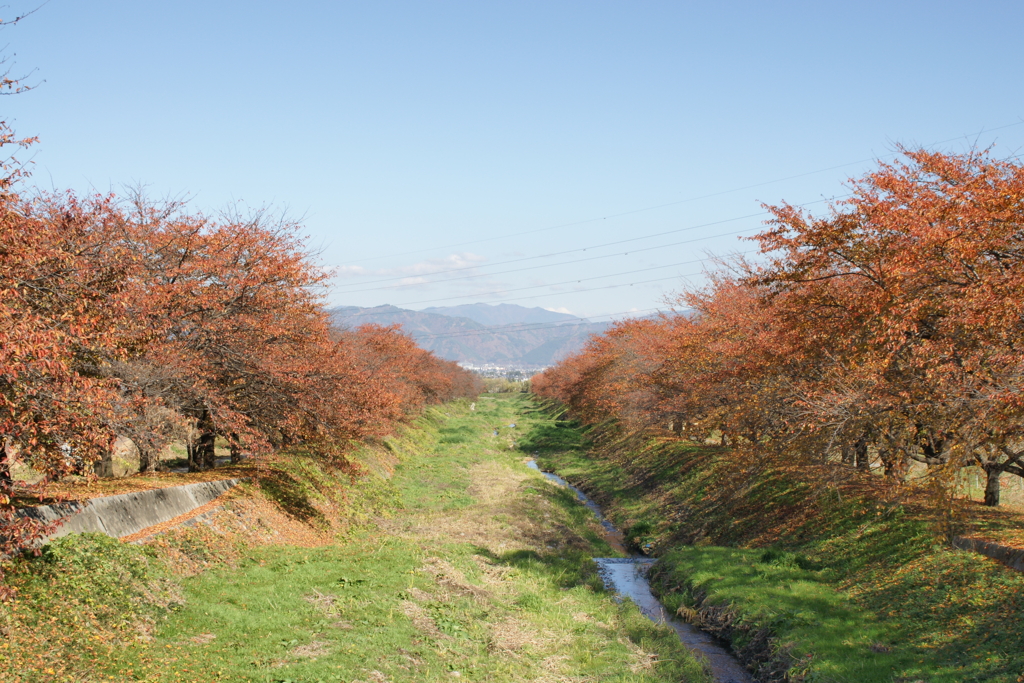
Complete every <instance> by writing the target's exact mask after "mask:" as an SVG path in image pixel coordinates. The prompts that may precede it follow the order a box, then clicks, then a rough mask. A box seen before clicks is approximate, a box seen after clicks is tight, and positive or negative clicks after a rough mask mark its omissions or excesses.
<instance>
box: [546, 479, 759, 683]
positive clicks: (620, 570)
mask: <svg viewBox="0 0 1024 683" xmlns="http://www.w3.org/2000/svg"><path fill="white" fill-rule="evenodd" d="M526 464H527V466H528V467H530V468H532V469H535V470H537V471H538V472H540V473H541V474H543V475H544V476H545V477H547V478H548V479H549V480H550V481H553V482H554V483H556V484H558V485H559V486H563V487H566V488H568V489H570V490H571V491H573V493H575V494H576V497H577V498H578V499H579V500H580V502H581V503H583V504H584V505H586V506H587V508H589V509H590V511H591V512H593V513H594V515H595V516H596V517H597V520H598V521H599V522H600V523H601V526H602V527H604V532H605V540H606V541H607V542H608V544H609V545H610V546H612V548H614V549H615V550H617V551H619V552H621V553H622V554H624V555H626V556H627V557H595V558H594V562H596V563H597V565H598V569H599V571H600V573H601V577H602V578H603V579H604V582H605V586H606V587H608V588H609V589H610V590H613V591H615V592H616V593H618V594H619V595H620V596H622V597H623V598H629V599H630V600H632V601H633V603H634V604H636V606H637V607H638V608H639V609H640V611H641V612H642V613H643V614H644V615H645V616H646V617H647V618H648V619H650V620H651V621H653V622H655V623H657V624H665V625H666V626H668V627H669V628H671V629H672V630H673V631H675V632H676V634H677V635H678V636H679V640H680V641H681V642H682V643H683V645H685V646H686V647H687V648H689V649H690V651H691V652H693V653H694V654H695V655H696V656H697V657H698V658H703V659H704V660H705V661H706V662H707V666H708V668H709V669H710V671H711V674H712V676H714V678H715V680H716V681H718V682H719V683H754V679H753V678H752V677H751V676H750V674H749V673H748V672H747V670H746V669H745V668H743V665H742V664H740V663H739V661H738V660H737V659H736V658H735V657H733V656H732V655H731V654H730V653H729V651H728V650H726V649H725V647H723V646H722V645H721V644H720V643H719V641H718V640H716V639H715V638H714V637H713V636H711V635H709V634H707V633H705V632H704V631H701V630H700V629H699V628H697V627H696V626H693V625H692V624H688V623H686V622H683V621H679V620H678V619H676V618H675V617H673V616H672V615H671V614H670V613H669V612H668V610H666V609H665V607H664V606H663V605H662V604H661V603H660V602H659V601H658V599H657V598H655V597H654V594H653V593H651V586H650V583H649V582H648V580H647V574H648V572H649V571H650V568H651V565H653V564H654V563H655V562H656V560H654V559H653V558H650V557H645V556H643V555H637V554H636V553H631V552H629V551H628V550H627V549H626V544H625V538H624V536H623V533H622V532H621V531H619V530H618V529H617V528H615V525H613V524H612V523H611V522H609V521H608V520H607V519H605V517H604V515H603V514H602V512H601V508H600V506H598V505H597V503H595V502H594V501H592V500H591V499H590V498H589V497H588V496H587V494H585V493H583V491H581V490H580V489H578V488H576V487H575V486H573V485H572V484H570V483H569V482H567V481H566V480H565V479H562V478H561V477H559V476H558V475H557V474H553V473H551V472H544V471H543V470H541V469H540V467H538V466H537V462H536V461H535V460H533V459H530V460H529V461H528V462H527V463H526Z"/></svg>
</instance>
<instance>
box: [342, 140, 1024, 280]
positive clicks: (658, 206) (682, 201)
mask: <svg viewBox="0 0 1024 683" xmlns="http://www.w3.org/2000/svg"><path fill="white" fill-rule="evenodd" d="M1022 124H1024V121H1017V122H1015V123H1009V124H1006V125H1005V126H997V127H996V128H987V129H982V130H980V131H978V132H977V133H973V134H965V135H957V136H956V137H952V138H948V139H946V140H940V141H938V142H934V143H932V144H931V145H928V146H929V147H934V146H935V145H942V144H945V143H947V142H954V141H956V140H962V139H965V138H970V137H975V136H978V135H981V134H982V133H992V132H995V131H998V130H1004V129H1006V128H1013V127H1014V126H1019V125H1022ZM896 156H899V153H898V152H894V153H892V154H886V155H884V156H881V157H870V158H867V159H860V160H858V161H851V162H848V163H845V164H839V165H837V166H829V167H828V168H820V169H817V170H815V171H806V172H804V173H798V174H796V175H791V176H786V177H784V178H776V179H775V180H766V181H763V182H759V183H754V184H753V185H744V186H742V187H735V188H732V189H729V190H722V191H720V192H712V193H710V194H705V195H700V196H697V197H689V198H687V199H680V200H678V201H674V202H666V203H663V204H655V205H652V206H645V207H642V208H639V209H631V210H629V211H623V212H620V213H615V214H609V215H607V216H599V217H596V218H587V219H585V220H580V221H573V222H571V223H561V224H558V225H551V226H547V227H544V228H535V229H533V230H524V231H522V232H516V233H507V234H505V235H496V236H494V237H484V238H482V239H478V240H469V241H466V242H457V243H455V244H449V245H445V246H440V247H437V246H435V247H429V248H427V249H416V250H412V251H405V252H400V253H394V254H385V255H382V256H372V257H369V258H364V259H360V262H364V263H365V262H367V261H379V260H381V259H386V258H395V257H397V256H409V255H411V254H422V253H426V252H429V251H435V250H437V249H452V248H455V247H463V246H467V245H470V244H482V243H484V242H493V241H495V240H500V239H507V238H509V237H521V236H523V235H532V234H535V233H538V232H546V231H548V230H557V229H560V228H568V227H573V226H577V225H586V224H588V223H596V222H599V221H603V220H607V219H609V218H620V217H622V216H629V215H632V214H637V213H643V212H646V211H654V210H655V209H662V208H665V207H668V206H677V205H679V204H685V203H688V202H695V201H699V200H701V199H710V198H712V197H720V196H722V195H726V194H731V193H733V192H741V191H743V190H750V189H754V188H757V187H764V186H766V185H773V184H775V183H781V182H785V181H787V180H795V179H797V178H804V177H806V176H809V175H815V174H817V173H825V172H828V171H834V170H837V169H840V168H845V167H847V166H855V165H857V164H863V163H867V162H869V161H880V160H882V159H889V158H892V157H896Z"/></svg>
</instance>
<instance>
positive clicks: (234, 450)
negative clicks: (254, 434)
mask: <svg viewBox="0 0 1024 683" xmlns="http://www.w3.org/2000/svg"><path fill="white" fill-rule="evenodd" d="M230 448H231V464H232V465H237V464H238V463H240V462H242V449H241V448H239V447H238V435H237V434H232V435H231V443H230Z"/></svg>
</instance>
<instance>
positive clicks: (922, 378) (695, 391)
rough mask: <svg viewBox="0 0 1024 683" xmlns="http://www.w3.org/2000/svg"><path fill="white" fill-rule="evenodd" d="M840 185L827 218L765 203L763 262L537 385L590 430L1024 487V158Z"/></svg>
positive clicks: (893, 170) (888, 171)
mask: <svg viewBox="0 0 1024 683" xmlns="http://www.w3.org/2000/svg"><path fill="white" fill-rule="evenodd" d="M851 190H852V192H851V196H850V197H849V198H847V199H844V200H841V201H837V202H835V203H833V205H832V206H831V207H830V209H829V211H828V212H827V214H826V215H824V216H812V215H809V214H807V213H806V212H804V211H802V210H799V209H797V208H795V207H792V206H789V205H781V206H773V207H768V208H769V210H770V211H771V212H772V214H773V218H772V219H771V220H770V221H769V224H768V229H767V230H766V231H765V232H763V233H762V234H760V235H758V236H757V237H756V238H755V239H756V241H757V242H758V243H759V244H760V247H761V252H762V258H761V259H759V260H754V261H752V262H749V263H748V262H745V261H742V260H735V261H731V262H728V263H727V264H725V265H726V266H727V268H724V269H722V270H720V271H718V272H715V273H712V274H710V277H709V279H708V284H707V285H706V286H704V287H702V288H697V289H692V290H688V291H685V292H683V293H682V294H681V295H680V296H679V298H678V300H677V302H676V303H677V304H678V305H679V306H681V307H686V308H688V309H689V313H688V314H687V315H685V316H677V317H674V318H667V319H664V320H662V321H661V322H659V323H652V324H651V325H649V326H647V328H646V329H644V328H643V326H640V325H636V324H631V323H626V324H621V325H619V326H616V327H615V328H613V329H612V330H611V331H610V332H609V333H608V334H606V335H605V336H603V337H602V338H600V339H597V340H595V341H593V342H592V343H591V344H590V345H589V346H588V347H587V348H586V349H585V350H584V351H583V352H582V353H581V354H578V355H577V356H575V357H572V358H570V359H568V360H567V361H565V362H564V363H562V364H561V365H560V366H558V367H556V368H553V369H551V370H548V371H547V372H546V373H545V374H544V375H542V376H540V377H538V378H536V379H535V381H534V386H535V387H536V390H537V391H538V392H539V393H541V394H542V395H546V396H550V397H552V398H557V399H559V400H561V401H563V402H565V403H566V404H567V405H569V406H570V407H571V408H572V409H573V410H574V411H575V412H576V413H577V414H578V416H579V417H581V418H582V419H585V420H588V421H595V420H598V419H600V420H605V421H606V420H608V419H609V418H614V419H615V420H616V421H618V422H619V423H620V424H621V425H623V426H624V428H635V426H636V425H638V424H645V425H646V426H647V427H650V426H653V425H655V424H660V425H664V423H665V417H666V416H669V415H673V416H676V415H677V416H678V419H677V420H673V421H672V424H673V425H674V426H675V428H676V429H677V430H678V431H679V432H682V431H683V429H682V426H683V425H684V424H685V426H686V429H687V431H688V432H690V434H691V436H692V437H693V438H698V439H704V438H707V436H708V435H710V434H715V435H717V438H718V439H719V440H720V441H721V442H722V443H731V444H733V445H740V446H742V447H743V448H745V449H748V450H752V451H757V452H760V453H762V454H768V455H772V457H779V458H785V459H786V460H787V461H790V462H804V461H806V462H808V463H810V462H815V463H818V464H821V463H833V464H835V466H838V467H853V468H858V469H860V470H864V471H868V470H870V469H871V467H872V464H873V463H874V464H876V465H879V466H880V467H881V469H882V470H884V472H885V473H886V474H887V475H888V476H890V477H893V478H896V479H901V478H903V477H905V476H906V474H907V473H908V471H909V468H910V467H911V466H912V465H913V464H915V463H917V464H919V465H923V466H925V467H926V468H928V469H929V470H930V471H931V473H932V476H933V477H935V478H939V479H942V480H943V481H944V482H945V484H944V485H947V486H948V485H952V483H953V482H954V480H955V478H956V474H957V472H958V471H960V470H962V468H964V467H968V466H975V467H978V468H980V469H981V470H982V471H983V472H984V473H985V475H986V481H987V485H986V491H985V503H986V504H988V505H997V504H998V503H999V486H1000V477H1001V475H1004V474H1007V473H1009V474H1014V475H1018V476H1024V405H1022V399H1021V397H1022V396H1024V386H1022V378H1024V367H1022V364H1024V354H1022V352H1024V348H1022V342H1024V263H1022V258H1024V229H1022V225H1024V167H1022V166H1021V164H1020V163H1019V162H1016V161H1013V160H997V159H993V158H992V157H991V156H990V155H989V154H988V153H987V152H985V151H977V150H973V151H970V152H968V153H966V154H960V155H957V154H942V153H936V152H928V151H924V150H904V151H903V157H902V159H901V160H898V161H896V162H893V163H882V164H879V168H878V170H876V171H874V172H873V173H870V174H868V175H866V176H865V177H863V178H861V179H858V180H854V181H851ZM634 328H635V329H634ZM641 329H644V331H643V332H642V333H641ZM640 359H642V360H640ZM630 425H633V427H630Z"/></svg>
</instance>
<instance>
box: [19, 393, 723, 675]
mask: <svg viewBox="0 0 1024 683" xmlns="http://www.w3.org/2000/svg"><path fill="white" fill-rule="evenodd" d="M513 422H514V423H516V424H517V427H516V428H510V427H508V425H509V424H511V423H513ZM550 425H553V420H552V419H551V418H549V417H547V416H546V415H545V414H543V413H541V412H539V411H537V410H535V406H534V405H533V404H532V403H531V402H530V400H529V398H528V397H526V396H523V395H518V394H504V395H499V396H492V397H488V398H486V399H485V400H480V401H478V402H477V404H476V410H475V411H470V410H469V409H468V403H465V402H460V403H456V404H449V405H446V406H442V407H438V408H434V409H431V410H429V411H427V413H426V414H424V416H423V417H422V418H421V419H420V420H418V421H417V423H416V425H415V426H414V428H411V429H407V430H405V431H404V432H403V433H401V434H399V435H396V436H395V437H392V438H391V439H388V440H387V441H386V442H385V443H384V447H385V448H386V449H387V451H388V452H389V453H390V454H391V455H392V456H394V457H395V458H398V459H399V461H400V464H399V466H398V468H397V470H396V471H395V473H394V476H393V477H391V478H390V479H387V480H385V479H383V478H381V477H378V476H375V475H368V476H367V477H365V478H364V480H362V481H359V482H357V483H355V484H352V483H351V482H349V481H348V480H347V479H344V478H342V479H337V480H335V481H334V482H333V484H332V482H331V476H330V475H329V473H325V472H324V471H323V470H320V469H318V468H317V467H316V466H315V462H314V461H313V460H311V459H307V458H303V457H299V456H296V459H295V460H293V461H291V462H289V463H287V464H285V465H282V467H281V475H280V476H279V477H276V478H274V479H272V480H271V481H270V482H269V483H267V484H265V485H263V487H262V489H261V491H262V495H264V496H266V497H268V498H269V499H271V500H273V501H275V502H276V503H277V504H279V505H280V506H282V508H283V509H286V510H287V511H289V512H290V514H292V516H293V517H295V518H297V519H302V520H303V521H305V522H306V523H308V524H310V525H313V526H316V527H320V528H322V527H323V525H324V524H326V523H328V522H330V521H331V520H324V519H321V517H322V513H320V512H319V511H318V512H317V513H316V514H314V512H311V511H310V510H316V507H315V505H314V503H316V501H317V500H318V499H319V497H323V496H327V497H332V498H334V499H346V500H348V501H350V503H351V504H352V505H355V506H357V508H358V511H357V512H358V514H355V513H353V516H354V518H358V519H359V520H361V522H360V523H359V524H351V525H349V526H348V527H346V529H345V531H344V533H343V535H342V536H340V537H339V540H338V542H336V543H332V544H329V545H325V546H322V547H318V548H298V547H290V546H280V545H278V546H264V547H256V548H252V547H238V548H236V549H235V551H234V554H232V555H231V558H230V561H217V559H216V553H208V554H205V555H204V554H203V553H202V552H201V551H202V550H203V548H201V547H197V548H192V549H191V551H190V553H192V554H195V555H196V556H197V557H199V556H202V559H206V560H209V561H210V562H211V566H210V568H208V569H207V570H206V571H204V572H202V573H200V574H198V575H195V576H191V577H179V578H178V579H177V583H178V585H179V586H180V589H181V602H180V603H179V604H176V605H171V604H170V603H168V606H167V607H166V608H164V609H162V610H156V609H155V608H153V609H151V611H150V612H146V615H147V616H146V618H147V619H150V621H151V622H153V624H155V628H151V629H149V630H148V631H147V632H146V633H141V632H139V633H136V631H134V630H133V629H135V622H133V621H132V619H130V618H129V619H126V620H124V624H125V627H124V628H125V629H126V630H124V632H123V634H122V637H120V639H119V640H118V641H117V643H116V644H115V643H113V642H111V643H108V644H107V645H105V646H104V647H103V648H101V649H94V650H93V652H92V653H91V654H90V653H89V652H84V653H83V658H82V660H81V661H77V663H75V664H74V666H71V667H69V668H68V670H67V671H66V672H64V674H66V675H54V676H50V675H48V674H44V673H43V672H26V671H25V670H22V671H20V672H19V675H20V677H18V678H12V679H11V680H22V681H36V680H39V681H50V680H78V678H82V679H88V680H106V677H105V676H109V677H110V678H113V679H115V680H127V681H130V680H144V681H166V682H171V681H174V682H178V681H203V682H204V683H205V682H206V681H262V682H267V683H270V682H273V681H302V682H304V683H310V682H313V681H345V682H346V683H354V682H356V681H361V682H363V683H370V682H375V681H390V682H392V683H402V682H410V683H412V682H414V681H415V682H417V683H419V682H422V681H452V680H466V681H488V682H491V681H494V682H501V681H508V682H510V683H511V682H513V681H557V680H566V679H569V680H580V681H583V680H586V681H621V682H623V683H641V682H655V681H665V682H668V681H692V682H694V683H702V682H704V681H706V680H707V678H706V676H705V675H704V673H703V671H702V669H701V666H700V665H699V664H698V663H697V662H696V661H695V660H694V659H693V658H692V657H691V656H690V655H689V654H688V652H687V651H686V650H685V649H684V648H683V647H682V646H681V645H680V644H679V642H678V639H677V638H676V636H675V634H674V633H672V632H671V631H670V630H668V629H667V628H664V627H660V626H657V625H655V624H652V623H651V622H650V621H649V620H647V619H646V618H644V617H643V616H642V615H641V614H640V613H639V612H638V610H637V609H636V608H635V607H634V606H633V605H632V603H629V602H626V603H620V602H618V601H616V600H615V599H614V596H612V595H610V594H609V593H607V592H606V591H605V590H604V588H603V586H602V583H601V581H600V578H599V576H598V574H597V571H596V566H595V565H594V563H593V562H592V560H591V558H592V557H593V556H607V555H611V554H612V551H611V549H610V548H609V547H608V546H607V544H605V543H604V541H603V540H602V538H601V535H600V533H599V530H598V528H597V525H596V523H595V522H594V520H593V517H592V515H591V514H590V513H589V511H587V510H586V509H585V508H584V507H583V506H582V505H580V504H579V503H578V502H577V501H576V500H575V497H574V496H573V495H572V494H571V493H570V492H568V491H566V490H564V489H560V488H557V487H555V486H553V485H551V484H549V483H548V482H547V481H546V480H545V479H544V478H543V477H542V476H541V475H540V474H539V473H537V472H535V471H533V470H530V469H528V468H527V467H526V466H525V464H524V460H525V454H524V453H523V452H522V451H520V450H510V448H509V446H510V444H511V443H513V442H519V441H520V440H521V439H522V437H523V436H524V434H525V433H527V432H530V431H532V430H534V429H535V428H538V427H541V428H543V427H545V426H550ZM495 426H498V428H499V435H498V436H497V437H494V436H493V435H492V432H493V429H494V427H495ZM375 457H377V456H374V455H372V454H371V453H369V452H367V453H364V454H361V455H360V454H357V459H360V460H361V461H362V462H364V463H366V464H367V469H368V470H369V471H377V470H380V471H381V472H383V471H385V470H386V469H387V468H386V467H384V466H383V465H382V466H380V467H377V466H376V465H374V464H373V461H374V458H375ZM378 464H379V463H378ZM318 514H319V515H321V517H318V516H317V515H318ZM185 536H186V537H187V538H184V539H182V538H178V539H176V540H175V543H177V545H178V546H180V545H181V543H183V542H185V541H187V540H188V539H189V538H192V537H191V536H189V535H188V534H185ZM202 538H203V537H202V535H197V536H196V537H195V538H194V539H193V540H194V541H195V543H197V544H199V545H201V544H202ZM69 542H73V541H69ZM111 543H113V547H118V548H126V549H127V550H125V552H127V553H129V554H130V556H131V557H136V556H138V557H142V558H148V559H147V560H146V562H149V563H150V564H147V565H146V566H147V567H148V570H147V571H150V572H152V575H145V577H144V578H142V579H139V580H138V581H136V582H135V584H132V585H136V584H138V585H144V584H146V582H147V581H151V580H159V581H166V579H165V578H162V577H164V576H166V575H168V574H169V573H172V572H173V569H174V568H173V567H169V568H166V569H164V568H162V567H159V566H156V564H155V563H156V562H157V560H156V559H155V556H154V553H153V551H150V550H146V549H142V548H137V547H132V546H121V544H118V543H115V542H112V541H109V540H107V541H106V544H107V545H110V544H111ZM104 547H105V546H104ZM179 549H180V548H179ZM193 551H194V552H193ZM83 552H85V555H89V553H90V552H93V551H83ZM96 552H99V550H97V551H96ZM83 561H84V560H83ZM39 562H41V560H31V559H26V560H24V561H22V563H21V564H20V565H19V566H20V567H21V569H22V570H23V574H24V576H25V577H37V579H38V580H37V581H36V583H37V584H38V586H39V587H40V588H41V590H40V591H39V592H38V593H35V594H33V595H34V598H33V599H34V600H35V602H34V603H32V602H31V601H27V600H26V601H23V602H22V604H21V606H22V608H23V609H29V610H31V609H34V610H35V613H36V614H44V613H45V612H46V610H47V609H48V605H49V603H48V602H47V600H46V597H45V594H44V593H45V591H43V590H42V589H43V588H45V586H47V585H50V586H53V585H54V583H53V582H54V580H55V575H53V574H52V573H51V574H49V575H45V576H44V575H43V574H41V573H39V571H38V569H39V567H40V565H39ZM125 562H127V560H125ZM128 564H130V562H128ZM83 566H84V565H83ZM133 566H134V565H133ZM123 571H124V570H123V569H116V570H113V572H112V574H113V576H114V577H115V580H114V581H113V582H111V583H107V584H104V585H103V587H102V588H101V589H98V590H103V591H108V592H112V593H117V591H118V590H119V588H118V586H119V584H118V581H117V580H116V577H117V576H119V575H120V573H123ZM91 572H92V570H91V569H88V568H86V569H84V570H83V571H82V572H80V573H79V576H80V577H81V580H84V581H88V580H89V579H90V578H91V577H92V573H91ZM129 574H130V572H129ZM140 576H142V575H140ZM33 580H36V579H33ZM140 582H141V583H140ZM136 593H138V591H136ZM136 593H133V594H132V595H135V594H136ZM139 595H144V591H143V592H142V593H139ZM142 602H143V603H145V602H146V600H145V598H144V597H143V598H142ZM118 604H120V603H118ZM172 607H173V609H171V608H172ZM125 609H126V608H125ZM146 609H150V607H147V608H146ZM168 610H169V611H168ZM117 613H118V610H114V611H112V612H111V616H116V614H117ZM126 613H127V612H126ZM82 633H83V635H84V637H85V641H87V640H88V633H87V632H86V631H83V632H82ZM137 635H138V636H141V638H136V637H135V636H137ZM90 657H93V658H92V659H90ZM83 672H85V673H86V674H87V675H83ZM58 674H60V672H58ZM101 674H104V675H101ZM76 677H78V678H76Z"/></svg>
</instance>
